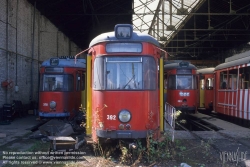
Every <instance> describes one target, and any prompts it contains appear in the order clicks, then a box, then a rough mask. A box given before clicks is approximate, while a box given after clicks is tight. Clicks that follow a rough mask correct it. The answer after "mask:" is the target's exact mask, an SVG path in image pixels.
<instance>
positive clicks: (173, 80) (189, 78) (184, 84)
mask: <svg viewBox="0 0 250 167" xmlns="http://www.w3.org/2000/svg"><path fill="white" fill-rule="evenodd" d="M168 88H169V89H196V88H197V81H196V77H195V75H170V76H169V79H168Z"/></svg>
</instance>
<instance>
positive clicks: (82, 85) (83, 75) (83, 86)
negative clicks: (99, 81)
mask: <svg viewBox="0 0 250 167" xmlns="http://www.w3.org/2000/svg"><path fill="white" fill-rule="evenodd" d="M81 90H85V74H82V80H81Z"/></svg>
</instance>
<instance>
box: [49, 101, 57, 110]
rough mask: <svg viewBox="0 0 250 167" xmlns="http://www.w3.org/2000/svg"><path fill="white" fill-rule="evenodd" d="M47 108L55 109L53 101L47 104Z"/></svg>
mask: <svg viewBox="0 0 250 167" xmlns="http://www.w3.org/2000/svg"><path fill="white" fill-rule="evenodd" d="M49 107H50V108H52V109H54V108H56V102H55V101H51V102H50V103H49Z"/></svg>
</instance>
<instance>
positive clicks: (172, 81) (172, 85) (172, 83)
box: [168, 75, 176, 89]
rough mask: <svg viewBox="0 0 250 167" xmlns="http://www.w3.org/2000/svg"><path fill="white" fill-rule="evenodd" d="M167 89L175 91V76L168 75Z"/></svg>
mask: <svg viewBox="0 0 250 167" xmlns="http://www.w3.org/2000/svg"><path fill="white" fill-rule="evenodd" d="M168 89H176V75H169V77H168Z"/></svg>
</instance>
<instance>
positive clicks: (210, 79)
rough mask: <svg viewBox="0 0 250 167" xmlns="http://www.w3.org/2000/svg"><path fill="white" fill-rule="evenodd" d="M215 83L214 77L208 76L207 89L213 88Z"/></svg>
mask: <svg viewBox="0 0 250 167" xmlns="http://www.w3.org/2000/svg"><path fill="white" fill-rule="evenodd" d="M213 83H214V79H213V78H207V79H206V89H207V90H212V89H213V87H214V85H213Z"/></svg>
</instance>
